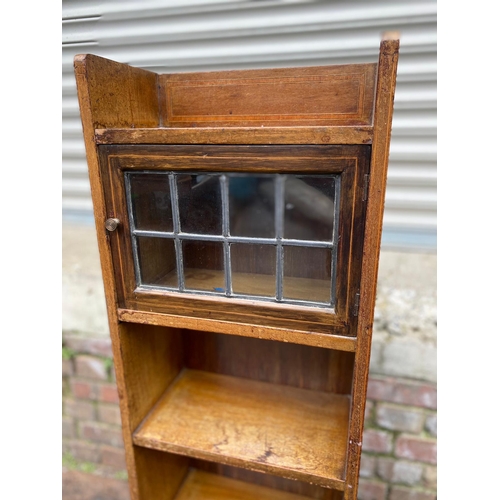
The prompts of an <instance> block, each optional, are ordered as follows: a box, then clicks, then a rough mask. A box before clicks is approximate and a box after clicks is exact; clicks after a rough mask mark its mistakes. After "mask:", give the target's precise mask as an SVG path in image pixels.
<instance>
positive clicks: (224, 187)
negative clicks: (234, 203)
mask: <svg viewBox="0 0 500 500" xmlns="http://www.w3.org/2000/svg"><path fill="white" fill-rule="evenodd" d="M220 191H221V196H222V235H223V237H224V279H225V285H226V287H225V288H226V296H227V297H230V296H231V295H232V293H233V283H232V280H231V252H230V248H229V241H228V236H229V188H228V182H227V176H226V175H221V176H220Z"/></svg>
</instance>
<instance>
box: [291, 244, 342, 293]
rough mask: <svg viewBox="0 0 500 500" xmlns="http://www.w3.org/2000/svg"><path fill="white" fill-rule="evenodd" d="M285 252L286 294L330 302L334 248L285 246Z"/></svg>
mask: <svg viewBox="0 0 500 500" xmlns="http://www.w3.org/2000/svg"><path fill="white" fill-rule="evenodd" d="M283 252H284V263H283V274H284V276H283V298H285V299H300V300H308V301H313V302H330V301H331V288H332V285H331V278H332V251H331V250H330V249H329V248H308V247H292V246H285V247H283Z"/></svg>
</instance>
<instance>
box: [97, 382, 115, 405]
mask: <svg viewBox="0 0 500 500" xmlns="http://www.w3.org/2000/svg"><path fill="white" fill-rule="evenodd" d="M119 400H120V399H119V397H118V389H117V388H116V385H112V384H102V385H101V387H100V388H99V401H103V402H104V403H118V402H119Z"/></svg>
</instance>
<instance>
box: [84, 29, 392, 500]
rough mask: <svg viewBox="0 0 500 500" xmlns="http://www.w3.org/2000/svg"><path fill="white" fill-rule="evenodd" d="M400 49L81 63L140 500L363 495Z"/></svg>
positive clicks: (128, 440) (128, 446)
mask: <svg viewBox="0 0 500 500" xmlns="http://www.w3.org/2000/svg"><path fill="white" fill-rule="evenodd" d="M398 47H399V41H398V40H397V37H395V36H392V35H388V36H387V37H385V38H384V39H383V41H382V42H381V46H380V55H379V61H378V63H377V62H374V63H371V64H353V65H339V66H322V67H310V68H285V69H283V68H281V69H273V70H238V71H223V72H212V73H186V74H155V73H152V72H149V71H146V70H143V69H140V68H134V67H131V66H128V65H125V64H121V63H117V62H114V61H110V60H107V59H104V58H101V57H98V56H94V55H81V56H76V58H75V75H76V79H77V87H78V96H79V102H80V111H81V117H82V123H83V131H84V139H85V146H86V152H87V161H88V166H89V176H90V182H91V190H92V199H93V204H94V214H95V221H96V230H97V235H98V242H99V251H100V258H101V265H102V270H103V280H104V286H105V293H106V303H107V311H108V319H109V325H110V335H111V339H112V345H113V354H114V361H115V370H116V378H117V385H118V390H119V394H120V410H121V416H122V428H123V439H124V444H125V452H126V459H127V469H128V473H129V484H130V490H131V497H132V498H133V499H134V500H149V499H155V500H156V499H158V500H174V499H177V500H182V499H185V500H187V499H198V498H199V499H208V500H211V499H216V498H217V499H224V498H228V499H229V498H241V499H247V498H248V499H255V498H262V499H267V498H269V499H271V498H273V499H278V500H281V499H282V500H286V499H289V500H293V499H306V498H315V499H321V500H341V499H345V500H351V499H354V498H356V496H357V483H358V476H359V458H360V449H361V436H362V429H363V412H364V404H365V398H366V379H367V371H368V363H369V353H370V344H371V324H372V321H373V308H374V299H375V287H376V274H377V273H376V270H377V264H378V258H379V249H380V231H381V225H382V213H383V199H384V193H385V184H386V170H387V155H388V145H389V140H390V124H391V120H392V103H393V97H394V88H395V76H396V66H397V54H398Z"/></svg>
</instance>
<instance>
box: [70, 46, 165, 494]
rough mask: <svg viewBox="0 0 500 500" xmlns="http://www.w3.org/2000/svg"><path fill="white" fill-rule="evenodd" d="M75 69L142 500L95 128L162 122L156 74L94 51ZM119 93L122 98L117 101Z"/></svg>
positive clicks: (128, 451)
mask: <svg viewBox="0 0 500 500" xmlns="http://www.w3.org/2000/svg"><path fill="white" fill-rule="evenodd" d="M74 68H75V79H76V86H77V92H78V102H79V106H80V116H81V120H82V128H83V137H84V142H85V150H86V155H87V164H88V169H89V180H90V190H91V194H92V204H93V208H94V218H95V223H96V232H97V243H98V248H99V255H100V260H101V270H102V277H103V284H104V293H105V298H106V308H107V314H108V323H109V330H110V337H111V344H112V350H113V359H114V367H115V372H116V382H117V386H118V394H119V396H120V413H121V421H122V428H123V441H124V448H125V458H126V462H127V470H128V476H129V487H130V493H131V497H132V499H134V500H136V499H139V498H140V494H139V483H138V477H139V478H140V477H141V474H142V472H143V470H142V468H141V466H140V464H137V463H136V454H135V452H134V447H133V443H132V435H131V432H132V430H133V428H134V425H133V424H131V420H130V414H129V407H128V403H129V395H128V393H127V390H126V388H125V382H126V381H125V376H124V371H123V362H122V357H121V346H120V339H119V321H118V318H117V303H116V297H117V294H118V287H117V283H116V282H115V279H114V273H113V271H112V269H113V254H112V250H111V248H110V246H109V239H108V234H107V232H106V230H105V228H104V221H105V220H106V218H108V216H109V215H108V213H107V212H106V199H105V194H104V188H103V184H102V178H101V175H100V172H99V159H98V153H97V146H96V143H95V129H96V128H102V127H105V128H110V127H111V128H113V127H130V126H132V125H134V126H139V127H154V126H159V110H158V98H157V93H156V91H155V90H154V88H155V87H156V75H155V74H153V73H150V72H147V71H144V70H141V69H137V68H132V67H129V66H127V65H124V64H119V63H116V62H113V61H109V60H107V59H103V58H100V57H97V56H93V55H77V56H76V57H75V60H74ZM115 92H116V94H115ZM115 95H116V96H122V97H123V98H122V99H119V98H118V99H115V98H114V96H115ZM129 96H134V102H133V103H131V102H129ZM154 493H155V494H154V495H153V498H155V497H156V498H161V493H160V490H155V491H154ZM142 498H144V497H142ZM141 500H142V499H141ZM165 500H170V499H165Z"/></svg>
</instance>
